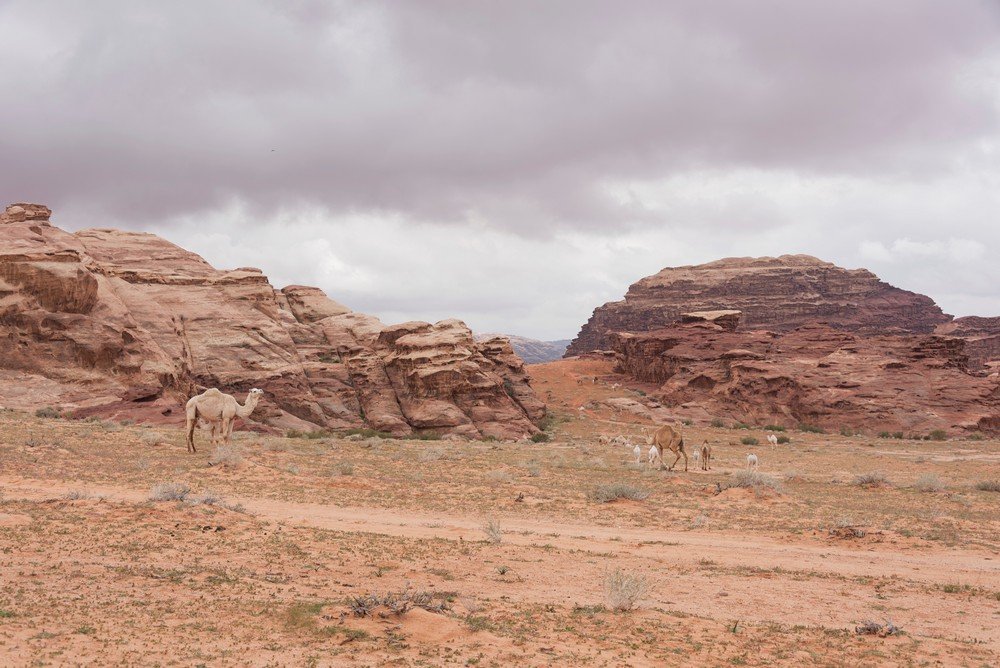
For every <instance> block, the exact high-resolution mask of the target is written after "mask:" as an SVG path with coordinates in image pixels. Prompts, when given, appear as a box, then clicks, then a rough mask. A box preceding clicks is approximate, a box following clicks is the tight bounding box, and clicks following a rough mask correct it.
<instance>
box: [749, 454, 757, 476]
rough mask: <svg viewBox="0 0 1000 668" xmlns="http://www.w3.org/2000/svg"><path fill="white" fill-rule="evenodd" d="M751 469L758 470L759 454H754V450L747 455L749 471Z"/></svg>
mask: <svg viewBox="0 0 1000 668" xmlns="http://www.w3.org/2000/svg"><path fill="white" fill-rule="evenodd" d="M750 470H753V471H756V470H757V455H755V454H753V453H752V452H751V453H750V454H749V455H747V471H750Z"/></svg>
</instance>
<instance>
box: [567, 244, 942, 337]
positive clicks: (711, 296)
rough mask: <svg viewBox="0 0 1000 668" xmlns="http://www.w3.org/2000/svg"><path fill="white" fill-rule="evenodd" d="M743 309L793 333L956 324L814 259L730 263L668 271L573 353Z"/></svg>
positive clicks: (595, 322) (612, 306) (757, 321)
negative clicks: (816, 326)
mask: <svg viewBox="0 0 1000 668" xmlns="http://www.w3.org/2000/svg"><path fill="white" fill-rule="evenodd" d="M724 309H737V310H739V311H742V313H743V324H742V326H743V327H744V328H745V329H757V328H765V329H769V330H773V331H789V330H791V329H794V328H796V327H799V326H801V325H805V324H809V323H814V322H819V321H826V322H829V323H830V324H831V326H834V327H837V328H839V329H844V330H846V331H851V332H878V333H890V332H906V333H920V334H927V333H930V332H932V331H934V328H935V327H936V326H937V325H939V324H943V323H947V322H949V321H950V319H951V318H950V316H948V315H946V314H944V313H942V312H941V309H940V308H938V306H937V305H936V304H935V303H934V302H933V301H932V300H931V299H930V298H929V297H925V296H923V295H919V294H916V293H913V292H907V291H906V290H900V289H899V288H894V287H893V286H891V285H889V284H887V283H884V282H882V281H881V280H879V278H878V277H877V276H875V275H874V274H872V273H871V272H870V271H868V270H866V269H842V268H840V267H837V266H835V265H833V264H830V263H829V262H823V261H822V260H818V259H816V258H814V257H810V256H808V255H782V256H781V257H777V258H773V257H762V258H727V259H724V260H718V261H716V262H709V263H708V264H701V265H695V266H686V267H668V268H666V269H664V270H663V271H661V272H659V273H658V274H655V275H653V276H649V277H647V278H644V279H642V280H640V281H638V282H637V283H634V284H633V285H632V286H631V287H629V289H628V293H627V294H626V295H625V299H624V300H623V301H618V302H610V303H607V304H605V305H604V306H601V307H599V308H598V309H596V310H595V311H594V314H593V316H592V317H591V318H590V320H589V321H588V322H587V323H586V324H585V325H584V326H583V328H582V329H581V330H580V333H579V335H578V336H577V338H576V339H575V340H574V341H573V342H572V343H571V344H570V346H569V348H568V349H567V351H566V354H567V356H569V355H579V354H581V353H584V352H587V351H590V350H596V349H605V348H609V347H610V345H609V333H611V332H647V331H651V330H654V329H659V328H661V327H666V326H669V325H671V324H673V323H675V322H677V321H678V320H679V319H680V316H681V314H682V313H685V312H689V311H716V310H724Z"/></svg>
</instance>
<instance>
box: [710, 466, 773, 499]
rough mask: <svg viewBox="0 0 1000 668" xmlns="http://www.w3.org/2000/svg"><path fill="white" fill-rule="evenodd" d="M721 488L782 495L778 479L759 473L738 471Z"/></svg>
mask: <svg viewBox="0 0 1000 668" xmlns="http://www.w3.org/2000/svg"><path fill="white" fill-rule="evenodd" d="M720 487H721V488H722V489H733V488H738V489H752V490H753V491H754V492H755V493H758V494H759V493H761V492H763V491H765V490H770V491H772V492H776V493H781V490H782V487H781V483H780V482H778V480H777V478H773V477H771V476H769V475H767V474H766V473H759V472H757V471H736V472H735V473H733V475H732V476H731V477H730V478H729V479H728V480H726V481H724V482H722V483H720Z"/></svg>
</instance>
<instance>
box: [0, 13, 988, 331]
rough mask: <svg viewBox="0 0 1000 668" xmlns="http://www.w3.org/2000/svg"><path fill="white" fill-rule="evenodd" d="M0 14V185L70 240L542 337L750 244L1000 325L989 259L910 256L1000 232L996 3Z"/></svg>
mask: <svg viewBox="0 0 1000 668" xmlns="http://www.w3.org/2000/svg"><path fill="white" fill-rule="evenodd" d="M0 25H3V26H4V39H3V40H0V90H4V91H5V92H6V94H7V95H6V98H7V99H6V101H5V103H4V104H3V105H0V127H2V128H3V132H0V196H2V198H3V199H5V200H6V201H13V200H22V199H29V200H35V201H41V202H45V203H48V204H50V205H51V206H53V207H54V209H55V210H56V212H57V216H58V218H57V221H58V222H60V223H61V224H65V225H67V226H69V227H81V226H86V225H119V226H125V227H132V228H145V229H155V230H156V231H159V232H161V233H163V234H165V235H167V236H169V237H170V238H171V239H173V240H175V241H177V242H178V243H181V244H182V245H187V246H191V247H194V248H195V250H199V251H200V252H203V253H205V254H206V256H208V257H209V259H211V260H213V261H217V262H224V263H229V264H231V265H244V264H249V263H251V261H252V262H253V263H256V264H259V265H261V266H262V267H263V268H264V269H265V270H266V271H268V272H269V273H271V274H272V275H274V277H275V278H276V280H287V281H288V282H299V283H304V282H310V281H311V282H314V283H318V284H320V285H322V286H323V287H324V288H326V289H327V290H328V291H329V292H330V293H331V294H332V295H333V296H335V297H339V298H341V299H343V300H344V301H347V302H348V303H350V305H352V306H354V307H356V308H360V309H368V310H375V311H378V312H380V313H382V314H384V315H386V317H388V318H390V319H392V318H396V317H399V318H405V317H432V315H431V314H436V313H441V314H442V315H444V314H457V315H461V316H464V317H466V318H468V319H469V320H470V321H471V322H473V324H474V325H477V324H478V323H482V326H481V328H482V329H491V330H506V331H515V332H518V333H527V334H532V333H534V334H540V335H550V336H565V335H570V334H572V333H573V331H574V330H575V328H576V327H577V326H578V325H579V324H580V322H582V320H583V319H585V317H586V315H587V314H588V313H589V311H590V309H592V308H593V306H596V305H597V304H598V303H600V302H601V301H604V300H606V299H609V298H614V297H618V296H620V295H621V294H622V293H623V292H624V289H625V287H626V285H627V283H628V282H630V281H632V280H635V279H636V278H639V277H640V276H642V275H643V273H651V272H652V271H655V270H657V269H659V268H660V267H662V266H664V265H667V264H671V263H675V262H684V261H685V259H686V258H697V259H699V260H701V259H704V260H708V259H714V258H716V257H719V256H722V255H729V254H741V255H742V254H749V251H744V250H743V249H749V248H753V249H755V250H754V252H755V253H764V254H778V253H781V252H788V251H807V252H813V253H814V254H817V255H820V256H822V257H826V258H828V259H831V260H836V261H840V262H843V263H846V264H851V265H855V266H857V265H863V264H868V265H871V266H872V268H873V269H876V270H877V271H880V272H881V273H885V274H886V275H887V277H888V278H891V279H892V280H894V281H896V282H897V283H900V284H901V285H902V286H903V287H908V288H912V289H921V290H924V291H927V292H929V293H930V294H931V295H932V296H934V297H936V298H938V299H939V300H942V301H943V302H948V303H944V305H945V307H946V308H949V309H952V310H955V311H961V310H962V309H968V308H972V307H973V306H975V307H977V308H980V307H982V308H985V307H991V306H992V307H995V310H996V311H998V312H1000V297H998V296H997V295H996V294H995V292H994V293H991V290H992V289H993V288H991V287H990V286H991V285H996V284H997V282H996V280H994V279H996V278H1000V276H998V275H997V274H996V273H995V272H994V270H992V268H990V267H989V263H987V261H986V259H985V258H979V259H976V258H972V259H968V258H966V259H962V260H960V259H957V257H956V256H955V255H954V254H949V253H948V252H944V251H942V252H938V253H936V254H934V253H924V254H922V255H921V254H917V255H914V254H913V252H912V250H913V248H914V247H915V246H913V245H912V244H918V245H919V244H924V245H925V247H927V248H937V249H940V248H949V247H951V246H949V244H951V245H952V246H955V244H958V245H959V246H961V244H962V243H963V240H965V241H970V242H977V243H980V244H983V245H985V246H986V247H996V246H995V244H996V242H997V241H1000V239H997V233H996V232H995V231H994V229H995V228H996V227H998V226H997V225H996V222H997V221H996V217H997V214H998V213H1000V209H998V207H997V196H996V195H995V194H994V193H996V192H997V185H998V182H1000V167H998V156H1000V113H998V108H1000V95H998V93H997V91H998V90H1000V39H998V37H1000V8H998V5H997V4H996V3H995V2H991V1H990V0H981V1H975V0H966V1H962V0H959V1H956V2H949V3H941V2H938V1H936V0H884V1H882V2H878V3H872V2H868V1H864V0H853V1H851V0H848V1H844V2H838V3H805V2H800V1H797V0H786V1H783V2H778V1H766V0H765V1H762V2H754V3H747V2H741V1H739V0H732V1H730V2H713V3H704V2H697V1H694V0H692V1H690V2H662V1H661V2H654V1H648V2H640V1H633V2H621V3H613V4H612V3H606V2H582V1H569V0H567V1H565V2H547V3H536V2H504V3H473V2H460V1H457V0H456V1H453V2H420V3H398V2H383V3H378V2H371V3H349V2H343V3H327V2H309V1H304V0H303V1H300V2H265V1H259V2H251V1H241V2H236V1H232V2H221V1H220V2H202V3H167V4H164V3H155V4H154V3H140V2H130V3H122V2H111V1H98V0H92V1H91V2H87V3H61V2H45V1H44V0H30V1H29V0H23V1H19V0H13V1H8V2H3V3H0ZM209 223H211V226H209ZM371 229H377V230H378V232H379V234H380V235H381V236H380V237H379V239H378V242H379V243H377V244H373V243H368V242H366V240H365V239H364V238H363V237H364V236H365V235H366V234H368V233H369V232H368V230H371ZM358 236H360V237H361V238H360V239H359V238H356V237H358ZM251 239H253V242H252V243H251ZM317 240H320V241H321V242H322V243H317ZM762 241H766V242H767V246H766V247H762V243H761V242H762ZM907 241H909V242H912V243H911V245H910V246H907V244H906V242H907ZM254 244H261V245H262V248H266V249H267V250H268V251H269V252H261V251H259V250H258V249H257V247H256V246H254ZM991 244H992V246H991ZM317 248H320V249H324V248H325V249H327V250H326V251H325V255H323V254H318V255H317V254H316V253H317V251H316V249H317ZM878 248H882V249H883V250H884V251H885V252H883V253H879V251H878ZM304 249H310V250H309V252H310V253H313V255H311V256H310V257H312V258H313V260H312V261H311V263H310V265H309V266H303V265H304V264H305V263H303V262H302V261H299V260H296V259H295V253H304V252H306V251H305V250H304ZM905 249H910V254H909V255H907V251H906V250H905ZM692 261H694V260H692ZM970 267H971V268H973V269H975V271H973V270H972V269H968V268H970ZM967 269H968V271H967ZM984 276H985V277H986V278H985V279H984V278H982V277H984ZM984 282H985V284H988V285H986V286H985V287H984ZM542 305H544V306H542ZM505 325H506V326H505Z"/></svg>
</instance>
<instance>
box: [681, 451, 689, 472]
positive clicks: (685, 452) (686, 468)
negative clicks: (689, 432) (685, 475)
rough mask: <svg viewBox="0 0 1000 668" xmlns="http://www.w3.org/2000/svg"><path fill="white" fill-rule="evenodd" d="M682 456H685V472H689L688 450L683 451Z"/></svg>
mask: <svg viewBox="0 0 1000 668" xmlns="http://www.w3.org/2000/svg"><path fill="white" fill-rule="evenodd" d="M681 454H682V455H684V471H685V472H687V470H688V453H687V450H684V449H681Z"/></svg>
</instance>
